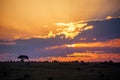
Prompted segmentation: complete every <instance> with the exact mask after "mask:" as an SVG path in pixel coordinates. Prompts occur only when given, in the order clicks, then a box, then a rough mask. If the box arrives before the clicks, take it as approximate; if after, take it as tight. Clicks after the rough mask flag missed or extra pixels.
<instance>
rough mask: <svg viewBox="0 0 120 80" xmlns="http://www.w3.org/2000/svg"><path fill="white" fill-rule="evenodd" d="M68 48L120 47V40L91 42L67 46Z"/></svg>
mask: <svg viewBox="0 0 120 80" xmlns="http://www.w3.org/2000/svg"><path fill="white" fill-rule="evenodd" d="M95 40H96V39H95ZM65 46H66V47H73V48H81V47H120V39H113V40H110V41H106V42H89V43H76V44H67V45H65Z"/></svg>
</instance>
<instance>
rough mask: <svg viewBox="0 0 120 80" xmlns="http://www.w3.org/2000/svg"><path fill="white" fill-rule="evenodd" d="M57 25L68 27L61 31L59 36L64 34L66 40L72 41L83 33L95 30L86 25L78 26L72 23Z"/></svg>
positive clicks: (58, 24)
mask: <svg viewBox="0 0 120 80" xmlns="http://www.w3.org/2000/svg"><path fill="white" fill-rule="evenodd" d="M55 25H57V26H61V27H65V26H66V28H63V29H62V30H61V29H60V30H59V33H58V34H64V35H65V37H66V38H71V39H73V38H74V37H75V36H77V35H78V34H79V33H81V32H82V31H84V30H88V29H92V28H93V26H87V24H86V23H81V24H76V23H73V22H70V23H56V24H55Z"/></svg>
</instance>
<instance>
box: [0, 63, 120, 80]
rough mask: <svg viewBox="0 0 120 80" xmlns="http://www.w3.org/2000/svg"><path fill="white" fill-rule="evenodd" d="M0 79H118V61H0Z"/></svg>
mask: <svg viewBox="0 0 120 80" xmlns="http://www.w3.org/2000/svg"><path fill="white" fill-rule="evenodd" d="M0 80H120V63H79V62H71V63H59V62H54V63H49V62H24V63H22V62H0Z"/></svg>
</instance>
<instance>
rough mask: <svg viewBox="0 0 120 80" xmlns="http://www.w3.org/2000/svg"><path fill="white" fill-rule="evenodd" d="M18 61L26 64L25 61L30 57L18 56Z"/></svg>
mask: <svg viewBox="0 0 120 80" xmlns="http://www.w3.org/2000/svg"><path fill="white" fill-rule="evenodd" d="M18 59H20V60H21V62H24V61H25V59H29V57H28V56H27V55H20V56H18Z"/></svg>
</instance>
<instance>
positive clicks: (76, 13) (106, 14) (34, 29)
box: [0, 0, 120, 62]
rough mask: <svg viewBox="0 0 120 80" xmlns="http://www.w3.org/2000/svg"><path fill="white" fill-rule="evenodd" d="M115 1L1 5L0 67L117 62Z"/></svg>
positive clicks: (21, 0) (119, 31)
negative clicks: (24, 61)
mask: <svg viewBox="0 0 120 80" xmlns="http://www.w3.org/2000/svg"><path fill="white" fill-rule="evenodd" d="M119 4H120V0H0V61H5V60H18V59H17V56H19V55H22V54H25V55H28V56H29V57H30V60H36V61H46V60H48V61H52V60H58V61H74V60H78V61H81V60H84V61H108V60H113V61H116V62H120V6H119Z"/></svg>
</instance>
